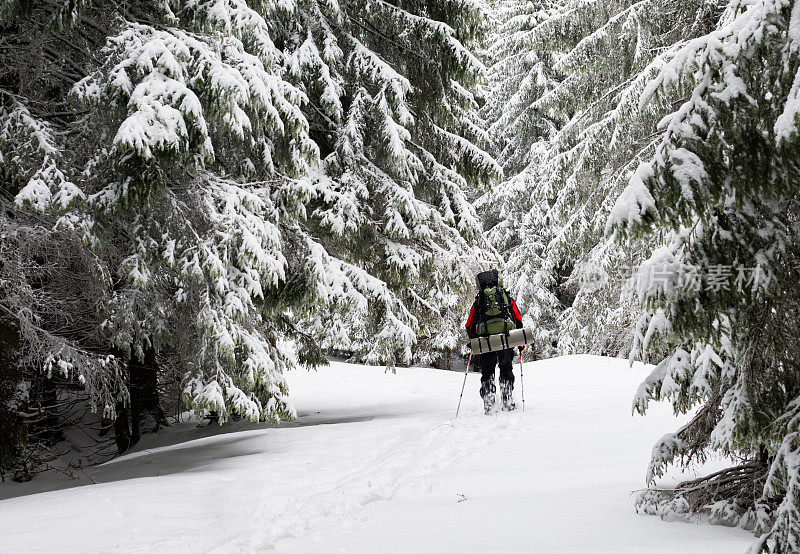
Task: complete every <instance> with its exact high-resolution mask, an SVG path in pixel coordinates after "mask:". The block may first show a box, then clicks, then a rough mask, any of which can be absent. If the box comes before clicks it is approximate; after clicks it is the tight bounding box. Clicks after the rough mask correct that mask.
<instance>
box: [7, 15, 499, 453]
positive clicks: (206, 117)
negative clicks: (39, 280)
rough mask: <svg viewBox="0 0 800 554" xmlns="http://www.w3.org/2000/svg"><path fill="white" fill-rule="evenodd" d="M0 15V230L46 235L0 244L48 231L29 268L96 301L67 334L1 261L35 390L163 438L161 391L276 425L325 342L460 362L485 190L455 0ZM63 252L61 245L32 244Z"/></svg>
mask: <svg viewBox="0 0 800 554" xmlns="http://www.w3.org/2000/svg"><path fill="white" fill-rule="evenodd" d="M2 14H3V17H4V19H3V22H2V24H3V25H4V30H6V29H8V30H10V31H11V32H12V33H13V40H15V41H17V43H18V44H19V45H21V46H22V47H20V48H16V49H3V50H2V55H3V56H5V58H4V61H6V60H7V61H8V63H3V64H0V67H2V69H0V71H2V72H3V81H2V83H3V85H2V86H3V88H2V90H1V91H0V92H2V98H3V104H2V109H3V111H2V129H4V131H5V132H4V134H3V136H2V148H3V150H2V153H3V160H4V163H3V172H4V175H5V176H10V177H8V179H6V180H5V181H4V183H5V184H6V185H7V191H6V192H7V194H8V196H9V197H11V198H14V199H15V200H14V203H13V205H9V206H4V209H5V210H6V211H4V216H7V217H6V219H5V220H4V222H6V223H8V225H10V226H11V227H16V226H18V225H19V224H20V223H21V222H28V223H26V224H28V225H29V226H36V231H37V233H39V234H38V235H37V234H34V235H31V234H29V233H27V232H26V230H24V229H23V230H19V232H18V233H17V234H16V235H14V234H13V233H11V232H9V233H4V234H3V237H11V236H22V237H25V238H29V237H31V236H41V237H43V238H42V239H41V241H40V242H41V243H42V244H45V243H46V244H47V245H48V248H46V249H44V251H45V252H47V253H52V254H53V255H59V256H62V257H63V259H64V260H67V261H68V260H69V259H71V258H73V257H74V258H75V259H77V260H85V261H86V262H87V263H88V262H91V264H92V265H91V267H89V268H85V267H84V266H82V265H81V266H80V268H81V269H80V272H79V275H76V274H73V273H72V272H71V271H70V270H69V269H68V270H66V271H62V272H61V274H63V275H64V276H65V279H66V282H67V284H68V286H67V287H61V286H59V289H58V290H59V291H60V292H64V291H66V292H70V294H71V293H77V298H72V297H69V298H68V299H69V300H70V301H74V302H82V301H83V300H84V299H85V298H90V299H92V300H94V303H93V304H92V311H91V313H89V314H87V313H85V312H81V316H80V317H79V318H77V319H78V320H80V323H81V326H80V331H81V333H82V334H80V336H69V337H65V336H61V335H60V334H59V333H58V331H57V329H60V328H61V327H58V326H57V325H56V326H55V330H54V329H53V328H50V327H48V322H49V321H54V322H56V323H58V319H57V318H55V319H52V320H48V319H47V318H44V319H43V318H41V317H40V314H39V313H37V311H36V309H39V308H41V309H44V308H42V306H43V302H38V303H36V302H30V303H29V307H34V308H36V309H33V310H31V309H28V310H27V311H26V309H25V303H26V302H27V300H26V299H25V298H22V296H21V295H19V294H12V293H16V291H17V287H16V285H14V283H21V284H23V285H24V284H25V283H26V282H27V280H29V278H30V273H31V272H27V269H26V268H29V267H30V268H33V269H32V270H31V271H33V270H35V269H36V264H30V260H29V259H28V258H26V257H25V256H27V255H29V254H30V253H31V252H32V250H33V249H32V248H31V244H32V243H31V242H29V241H21V242H20V243H19V244H17V243H14V242H7V243H5V244H4V246H6V247H7V250H6V251H7V253H8V258H9V259H16V258H20V260H19V263H18V264H17V265H14V264H4V265H3V269H4V270H8V271H9V272H11V273H13V279H9V280H8V281H5V282H6V283H9V284H10V285H9V287H8V289H7V290H4V291H3V292H4V293H6V294H5V296H4V297H3V299H4V301H7V306H8V307H9V309H10V313H11V314H12V315H13V318H15V319H17V320H18V321H21V322H23V323H24V322H25V321H30V322H31V326H30V329H32V330H33V331H35V333H33V334H28V335H26V336H23V340H22V342H23V348H24V349H26V350H27V351H29V352H36V353H38V354H41V356H39V357H40V358H41V360H40V359H39V358H35V359H34V358H30V359H31V363H30V367H31V368H32V370H33V371H39V372H41V369H42V364H45V369H47V368H55V370H56V371H58V372H61V373H62V374H63V375H64V376H65V377H66V378H72V379H78V380H81V382H83V383H84V384H85V385H86V387H87V390H88V391H89V392H90V393H91V395H92V399H93V401H94V404H95V405H96V406H97V407H98V408H99V409H100V410H101V411H102V412H103V413H104V414H105V415H106V416H107V417H109V418H114V417H115V416H117V415H118V414H120V413H121V414H122V415H123V417H122V418H118V419H117V421H118V423H119V422H120V421H121V422H122V423H121V425H120V427H123V428H124V427H126V426H127V425H129V424H130V425H131V427H136V426H138V427H140V429H139V431H142V430H143V429H141V427H142V426H145V427H150V428H152V427H153V426H154V425H155V426H157V425H158V419H159V417H160V408H159V406H158V397H157V395H154V394H152V393H153V392H154V390H153V387H154V386H155V381H156V379H160V378H166V380H174V379H176V378H177V379H182V380H183V381H184V383H185V385H186V386H185V389H184V392H185V396H186V399H187V400H188V402H189V403H190V404H191V405H192V406H193V407H194V409H195V410H196V411H197V412H199V413H209V412H215V413H216V414H218V415H219V416H220V419H221V420H224V419H225V418H227V417H229V416H230V415H232V414H238V415H241V416H244V417H248V418H252V419H273V418H283V417H287V416H290V415H291V413H292V410H291V408H290V406H289V405H288V404H287V403H286V396H285V395H286V389H285V385H284V381H283V378H282V375H281V373H282V372H283V370H284V369H285V368H287V367H291V366H293V365H296V364H297V363H298V362H301V363H317V362H320V361H322V357H321V352H320V350H319V347H318V344H317V343H318V342H321V344H322V346H324V347H329V348H339V349H348V350H351V351H352V352H354V354H355V355H356V356H358V357H360V358H364V359H367V360H370V361H376V362H383V363H394V361H395V360H396V359H403V360H409V359H410V357H411V347H412V345H414V343H415V340H417V337H418V336H420V335H422V337H423V339H424V340H423V341H421V342H422V343H423V347H424V351H423V352H427V353H434V352H437V351H442V350H446V349H447V348H452V347H453V346H454V345H455V344H456V340H457V331H456V329H458V328H459V327H460V324H459V323H457V320H458V319H460V317H459V316H460V315H461V314H460V313H459V311H458V309H457V308H458V306H459V302H460V301H461V300H462V299H463V295H462V294H459V293H460V292H461V291H462V287H463V284H464V282H465V281H467V280H468V279H469V276H470V273H471V269H472V267H473V266H474V264H476V263H478V261H479V260H480V257H481V255H482V250H481V249H479V248H477V247H476V245H477V244H478V243H479V241H480V236H479V235H480V233H479V230H480V225H479V223H478V222H477V219H476V217H475V214H474V211H473V208H472V207H471V205H470V203H469V201H468V197H467V192H466V191H468V190H469V189H470V187H472V186H473V185H474V184H476V183H479V182H481V181H485V180H487V179H489V178H490V177H492V176H494V175H496V174H497V173H499V168H498V167H497V166H496V165H495V164H494V162H493V161H492V159H491V157H489V156H488V155H487V154H486V153H485V152H483V150H481V149H480V148H479V147H477V146H476V145H475V143H479V142H481V141H482V140H484V136H483V133H482V131H481V129H480V127H479V125H478V124H477V119H476V118H475V116H474V111H475V108H476V107H477V102H478V100H477V99H476V98H475V97H474V96H473V95H472V93H470V92H469V88H471V87H472V86H473V85H474V84H475V83H476V81H477V79H478V77H479V76H480V74H481V71H482V67H481V65H480V63H479V62H477V61H476V60H475V58H474V56H472V54H471V53H470V52H469V50H468V49H467V48H465V47H464V45H463V44H462V41H464V42H468V41H469V40H471V39H472V38H473V37H477V36H478V33H479V32H480V28H481V26H480V23H481V20H480V18H481V12H480V11H479V10H478V9H477V8H476V7H475V6H473V5H472V4H471V3H460V2H453V3H446V4H442V3H430V4H427V3H421V4H419V5H414V6H411V5H404V6H400V5H397V6H395V5H392V4H388V3H384V2H375V3H361V2H352V3H347V4H342V5H340V6H337V5H333V4H328V3H319V4H317V3H315V2H299V3H297V4H294V3H286V2H284V3H280V4H272V3H269V2H253V3H250V4H247V3H245V2H243V1H237V0H218V1H205V2H204V1H191V2H177V1H175V2H163V3H156V4H153V3H148V2H133V3H127V4H125V5H124V6H117V5H105V4H89V3H84V2H77V3H75V2H63V3H60V2H54V3H49V4H46V5H44V4H37V3H28V2H11V3H5V4H3V12H2ZM388 23H391V25H392V27H391V29H393V32H396V33H397V37H395V38H394V39H392V40H390V41H388V42H387V41H386V40H385V38H386V37H385V32H386V30H387V29H389V28H390V27H387V24H388ZM51 30H52V31H53V32H50V31H51ZM45 31H46V32H45ZM9 36H11V35H9ZM31 37H32V40H29V39H31ZM276 44H277V46H276ZM59 60H63V63H61V61H59ZM56 61H59V63H55V62H56ZM432 62H435V64H434V63H432ZM42 71H44V72H45V73H46V75H47V79H41V72H42ZM9 83H10V85H9ZM53 83H56V84H57V86H52V84H53ZM67 91H71V92H70V95H69V97H67V94H66V93H67ZM76 106H77V108H76ZM309 122H310V124H309ZM21 126H23V127H26V129H23V130H22V131H20V129H22V127H21ZM320 151H321V153H322V155H323V156H324V162H323V163H322V164H321V165H319V166H318V162H319V160H320V156H319V154H320ZM23 215H24V217H22V216H23ZM67 238H68V240H67ZM45 239H46V240H45ZM48 241H49V242H48ZM59 241H66V242H65V244H69V245H70V248H65V249H62V250H60V251H59V250H56V251H52V250H51V249H49V248H50V246H51V245H58V244H59ZM81 241H82V242H81ZM72 246H75V247H76V248H77V251H73V250H72ZM23 254H24V255H23ZM59 259H60V258H59ZM40 262H41V260H40V261H37V262H36V263H40ZM81 263H83V262H81ZM53 267H56V268H60V267H61V266H59V265H58V264H55V265H54V266H53ZM68 267H69V266H68ZM15 268H21V269H19V270H16V269H15ZM78 277H81V278H84V280H85V283H84V284H83V286H76V285H79V284H80V283H81V280H80V278H78ZM20 290H28V291H33V293H36V294H39V293H41V297H40V298H39V300H41V299H44V298H47V297H48V295H49V294H51V292H52V291H49V290H47V289H41V288H36V287H34V286H27V288H26V287H24V286H23V287H22V288H21V289H20ZM42 291H43V292H42ZM33 293H32V294H33ZM34 296H35V294H34ZM57 308H58V305H56V309H55V310H53V311H56V312H57V311H58V310H57ZM29 316H30V317H29ZM25 318H28V319H25ZM84 318H87V319H84ZM307 321H312V322H317V323H318V325H317V327H316V328H314V329H312V330H311V332H309V331H307V330H303V328H302V325H303V324H304V323H303V324H301V323H299V322H307ZM337 331H341V334H338V333H337ZM315 332H316V333H317V335H316V336H314V333H315ZM425 335H427V338H426V337H425ZM45 339H46V340H45ZM89 339H91V340H89ZM65 349H66V350H65ZM121 361H124V362H125V363H124V364H120V362H121ZM47 364H49V365H47ZM93 368H95V369H97V371H90V369H93ZM134 373H135V375H134ZM145 387H146V388H147V390H145V391H142V390H141V389H143V388H145ZM154 398H155V402H153V399H154ZM131 415H133V417H132V419H133V420H137V421H129V423H126V421H127V420H129V419H131ZM144 430H147V429H144ZM121 432H122V434H125V433H130V434H133V435H135V434H136V433H137V430H136V429H128V430H124V429H123V430H122V431H121ZM118 434H119V433H118ZM123 438H124V437H123Z"/></svg>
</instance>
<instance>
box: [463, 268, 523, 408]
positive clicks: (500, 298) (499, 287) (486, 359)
mask: <svg viewBox="0 0 800 554" xmlns="http://www.w3.org/2000/svg"><path fill="white" fill-rule="evenodd" d="M476 281H477V283H478V294H477V296H476V297H475V302H474V303H473V304H472V309H471V310H470V312H469V318H468V319H467V324H466V328H467V334H468V335H469V338H471V339H472V338H475V337H482V336H489V335H496V334H499V333H506V332H508V331H510V330H511V329H514V328H517V329H520V328H522V316H521V315H520V313H519V309H518V308H517V304H516V302H514V299H513V298H511V295H510V294H508V291H507V290H505V289H504V288H503V284H502V282H501V280H500V276H499V274H498V272H497V270H496V269H493V270H491V271H484V272H482V273H479V274H478V276H477V278H476ZM524 348H525V347H524V346H520V347H519V349H520V352H522V350H523V349H524ZM513 361H514V349H513V348H507V349H505V350H500V351H498V352H487V353H485V354H481V355H480V356H479V358H478V364H479V365H480V368H481V389H480V392H481V398H483V408H484V410H485V412H486V413H489V412H491V411H492V409H494V406H495V396H496V395H495V384H494V370H495V366H499V367H500V401H501V408H502V409H503V410H505V411H511V410H513V409H514V408H515V407H516V405H515V404H514V399H513V392H514V373H513V371H512V364H513Z"/></svg>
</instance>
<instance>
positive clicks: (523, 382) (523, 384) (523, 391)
mask: <svg viewBox="0 0 800 554" xmlns="http://www.w3.org/2000/svg"><path fill="white" fill-rule="evenodd" d="M519 386H520V387H521V388H522V411H523V412H524V411H525V380H524V379H523V378H522V350H520V351H519Z"/></svg>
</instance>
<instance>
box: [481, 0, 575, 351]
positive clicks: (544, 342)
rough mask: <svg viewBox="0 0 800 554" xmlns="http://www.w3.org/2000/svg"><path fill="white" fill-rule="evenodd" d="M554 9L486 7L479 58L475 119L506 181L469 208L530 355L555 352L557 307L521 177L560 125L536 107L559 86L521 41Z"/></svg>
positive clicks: (542, 5)
mask: <svg viewBox="0 0 800 554" xmlns="http://www.w3.org/2000/svg"><path fill="white" fill-rule="evenodd" d="M554 8H555V3H554V2H552V1H548V0H545V1H540V2H528V1H519V2H516V1H515V2H496V3H494V4H493V5H492V17H493V19H494V21H493V25H494V26H495V28H496V29H497V31H496V32H495V33H494V34H492V35H491V37H490V40H489V42H488V45H487V49H486V51H485V56H486V58H487V60H488V61H489V63H490V69H489V78H490V92H489V94H488V99H487V102H486V105H485V106H484V107H483V109H482V111H481V115H482V116H483V117H484V118H485V119H486V121H487V124H488V130H489V134H490V136H491V139H492V142H493V148H494V150H493V152H494V153H495V155H496V156H497V159H498V162H499V163H500V164H501V165H502V166H503V170H504V175H505V180H504V181H502V182H499V183H497V184H495V185H494V186H493V187H492V189H491V191H490V192H488V193H486V194H484V195H483V196H482V197H481V198H480V199H479V200H478V201H477V202H476V207H477V209H478V211H479V214H480V215H481V218H482V220H483V224H484V227H485V228H486V229H487V235H488V237H489V240H490V242H491V244H492V246H493V247H494V248H495V249H496V250H497V252H498V253H499V254H500V255H501V256H502V257H503V258H504V260H505V264H504V267H505V271H504V284H505V286H506V288H508V289H509V291H510V292H511V293H512V295H513V296H514V297H515V299H516V302H517V304H518V306H519V307H520V310H521V311H522V313H523V315H524V318H525V322H526V324H528V325H531V326H532V327H533V329H535V331H536V333H537V336H536V340H535V348H534V349H535V350H536V353H537V354H538V355H539V356H551V355H553V354H554V353H555V349H554V346H555V344H556V343H557V340H556V333H555V331H556V329H557V328H558V323H557V319H558V314H559V313H560V311H561V302H560V301H559V299H558V297H557V295H556V294H555V293H556V288H557V281H556V279H555V269H554V268H553V267H552V266H551V265H550V263H549V260H548V259H547V258H546V255H545V250H546V241H545V239H544V237H545V236H546V228H547V224H546V222H545V221H543V220H541V218H539V217H538V216H539V215H540V214H539V213H538V212H537V211H533V210H532V209H531V208H532V206H533V204H534V198H533V197H532V195H531V190H532V189H533V188H535V183H532V182H530V180H529V177H530V173H525V172H523V170H524V169H525V168H526V167H527V166H528V165H529V164H530V163H531V162H532V160H533V159H536V158H537V155H539V154H541V152H542V151H543V150H544V145H545V144H546V141H547V140H549V139H550V138H551V137H552V136H553V135H554V134H555V132H556V130H557V129H558V127H559V125H560V123H559V122H558V121H557V120H554V119H552V118H550V117H549V116H548V115H547V114H545V113H544V112H543V111H542V110H539V109H538V108H536V106H535V104H536V102H537V101H538V100H539V99H540V98H541V97H542V96H544V95H545V94H547V93H548V92H549V91H550V90H552V89H554V88H555V87H556V86H557V84H558V77H557V75H556V74H555V71H554V69H553V67H554V65H555V57H554V53H553V52H549V51H545V50H539V49H537V48H536V46H535V45H533V44H531V42H530V41H529V40H528V39H529V36H530V31H531V30H532V29H534V28H536V27H537V26H538V25H541V24H542V23H543V22H544V21H546V20H547V18H548V17H550V15H551V12H552V11H553V10H554Z"/></svg>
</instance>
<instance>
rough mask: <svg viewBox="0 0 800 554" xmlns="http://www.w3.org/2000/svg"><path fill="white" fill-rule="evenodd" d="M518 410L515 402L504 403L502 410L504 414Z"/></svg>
mask: <svg viewBox="0 0 800 554" xmlns="http://www.w3.org/2000/svg"><path fill="white" fill-rule="evenodd" d="M516 409H517V405H516V403H515V402H514V401H513V400H512V401H511V402H503V407H502V410H503V411H504V412H513V411H514V410H516Z"/></svg>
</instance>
